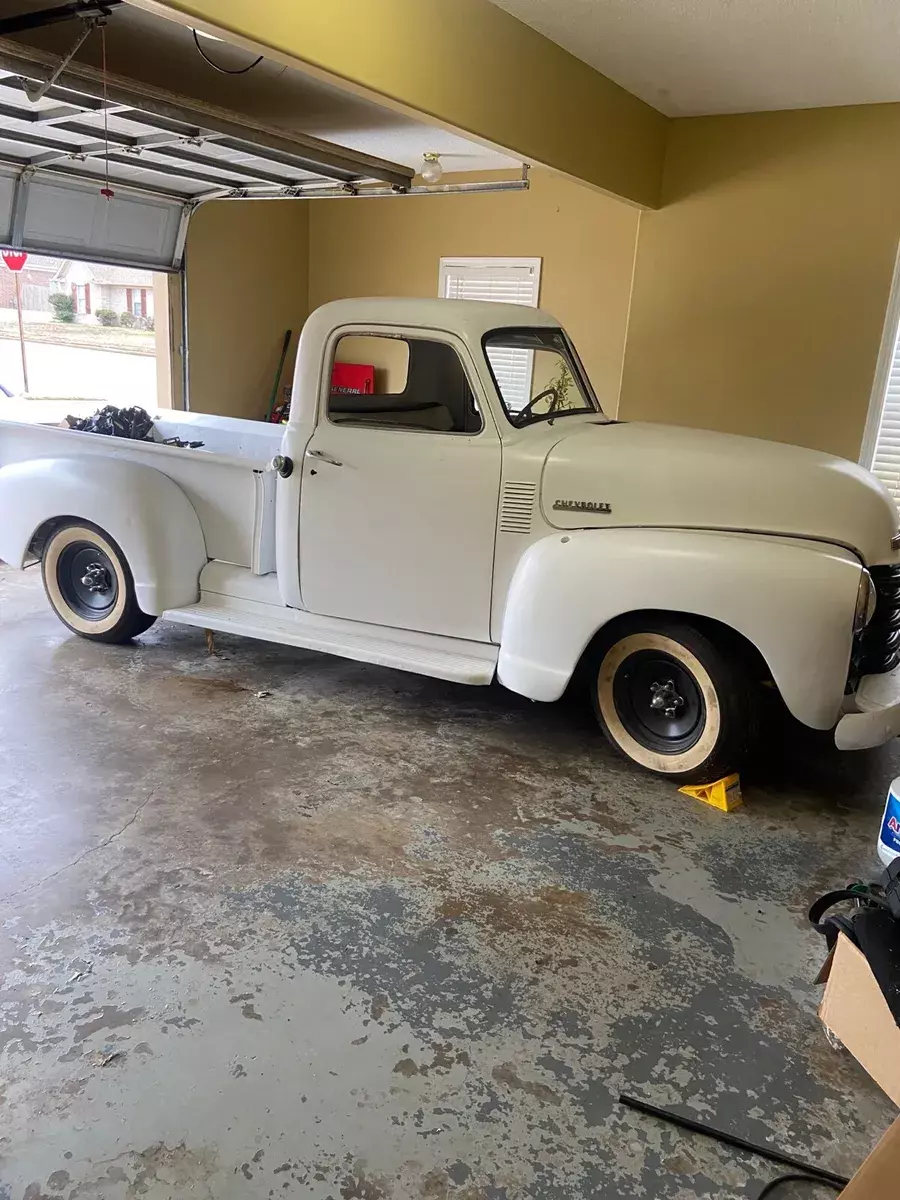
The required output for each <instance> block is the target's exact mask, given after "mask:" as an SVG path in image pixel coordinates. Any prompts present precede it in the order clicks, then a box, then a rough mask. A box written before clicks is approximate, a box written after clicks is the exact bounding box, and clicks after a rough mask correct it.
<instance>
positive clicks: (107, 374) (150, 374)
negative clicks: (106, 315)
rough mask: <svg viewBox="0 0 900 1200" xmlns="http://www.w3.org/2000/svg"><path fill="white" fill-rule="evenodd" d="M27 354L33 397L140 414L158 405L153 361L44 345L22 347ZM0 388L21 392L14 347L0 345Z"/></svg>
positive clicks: (18, 353)
mask: <svg viewBox="0 0 900 1200" xmlns="http://www.w3.org/2000/svg"><path fill="white" fill-rule="evenodd" d="M25 350H26V355H27V357H28V384H29V391H30V393H31V394H32V395H33V396H65V397H80V398H84V399H88V400H98V401H102V402H103V403H113V404H120V405H122V406H128V405H131V404H139V405H141V407H142V408H152V407H154V405H155V404H156V359H155V358H150V357H148V356H147V355H139V354H122V353H117V352H115V351H112V350H91V349H89V348H86V347H83V346H57V345H52V344H50V345H48V344H47V343H46V342H29V341H26V343H25ZM0 383H2V384H3V385H4V386H5V387H7V388H8V389H9V390H10V391H11V392H19V391H21V390H22V359H21V351H20V349H19V343H18V342H17V341H11V340H9V339H0ZM0 403H2V401H0Z"/></svg>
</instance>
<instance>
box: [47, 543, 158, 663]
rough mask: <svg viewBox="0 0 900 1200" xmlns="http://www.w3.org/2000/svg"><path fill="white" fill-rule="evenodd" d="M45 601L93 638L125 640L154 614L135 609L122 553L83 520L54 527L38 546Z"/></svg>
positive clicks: (150, 621) (66, 621) (140, 630)
mask: <svg viewBox="0 0 900 1200" xmlns="http://www.w3.org/2000/svg"><path fill="white" fill-rule="evenodd" d="M41 572H42V574H43V578H44V591H45V592H46V593H47V599H48V600H49V601H50V604H51V606H52V608H53V610H54V612H55V613H56V615H57V616H58V617H59V619H60V620H61V621H62V623H63V624H64V625H67V626H68V627H69V629H71V630H72V632H73V633H77V634H79V635H80V636H81V637H85V638H90V639H91V640H93V641H95V642H128V641H130V640H131V639H132V638H133V637H137V635H138V634H139V633H143V632H144V631H145V630H146V629H149V628H150V626H151V625H152V624H153V622H154V621H155V620H156V617H152V616H150V615H149V613H145V612H142V611H141V608H140V606H139V605H138V602H137V596H136V594H135V590H134V580H133V579H132V577H131V570H130V568H129V566H128V563H127V561H126V559H125V556H124V554H123V553H122V551H121V550H120V549H119V547H118V546H117V545H116V543H115V542H114V541H113V539H112V538H111V537H110V536H109V534H107V533H105V532H104V531H103V530H102V529H99V528H98V527H97V526H96V525H92V524H90V523H89V522H87V521H77V522H71V523H70V524H67V525H62V526H60V527H59V528H58V529H55V530H54V531H53V533H52V534H51V535H50V537H49V538H48V539H47V542H46V544H45V545H44V552H43V555H42V556H41Z"/></svg>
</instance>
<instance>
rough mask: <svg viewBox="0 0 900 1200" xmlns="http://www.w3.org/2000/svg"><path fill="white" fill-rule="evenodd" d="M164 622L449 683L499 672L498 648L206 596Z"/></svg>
mask: <svg viewBox="0 0 900 1200" xmlns="http://www.w3.org/2000/svg"><path fill="white" fill-rule="evenodd" d="M162 618H163V620H164V621H176V622H178V623H179V624H180V625H196V626H197V627H198V628H200V629H216V630H219V631H220V632H222V633H236V634H240V635H241V636H242V637H251V638H259V639H260V640H261V641H264V642H278V643H279V644H281V645H282V646H299V647H301V648H302V649H304V650H319V651H321V652H322V653H323V654H336V655H338V656H339V657H341V658H352V659H356V660H357V661H358V662H367V663H374V664H375V665H376V666H379V667H396V668H397V669H398V670H401V671H412V672H413V673H414V674H416V675H431V676H433V677H434V678H436V679H449V680H450V681H451V682H453V683H469V684H479V685H486V684H489V683H491V681H492V680H493V678H494V672H495V670H496V667H497V654H498V648H497V647H496V646H492V645H484V644H483V643H481V642H467V641H463V640H462V639H461V638H449V637H437V636H435V635H434V634H430V633H415V632H413V631H411V630H406V629H386V628H384V627H382V626H380V625H364V624H362V623H361V622H359V621H345V620H341V619H339V618H336V617H319V616H316V615H315V614H313V613H307V612H300V610H299V609H296V608H285V607H280V606H276V605H274V604H261V603H260V602H259V601H257V600H247V599H242V598H237V597H229V596H223V595H220V594H216V593H207V596H206V598H201V600H200V603H199V604H191V605H190V606H189V607H187V608H171V609H167V610H166V611H165V612H164V613H163V614H162Z"/></svg>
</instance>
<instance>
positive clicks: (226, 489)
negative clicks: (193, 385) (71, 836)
mask: <svg viewBox="0 0 900 1200" xmlns="http://www.w3.org/2000/svg"><path fill="white" fill-rule="evenodd" d="M335 364H357V365H366V366H367V367H368V368H369V369H368V371H366V372H365V377H366V379H367V384H366V386H365V388H364V390H362V391H352V392H351V391H348V390H346V389H345V388H343V387H341V386H340V385H336V384H335V380H336V379H339V378H340V375H341V373H340V372H337V373H336V372H335V370H334V368H335ZM12 424H13V423H0V555H2V556H3V557H4V558H6V559H7V561H12V562H16V561H17V560H19V561H21V562H26V561H28V560H29V559H34V558H40V559H41V560H42V562H43V563H44V578H45V583H46V584H47V591H48V596H49V597H50V600H51V603H52V604H53V605H54V607H55V608H56V611H57V612H58V613H59V615H60V616H61V617H62V619H63V620H64V621H66V623H67V624H69V626H70V627H71V628H72V629H73V630H74V631H75V632H77V633H80V634H82V635H83V636H88V637H91V636H94V637H102V638H104V640H121V639H124V638H125V637H127V636H133V635H134V634H135V633H136V632H138V631H139V629H138V627H139V626H142V620H141V619H140V618H138V617H136V614H141V615H142V618H144V619H149V620H152V619H154V618H155V617H157V616H163V617H165V618H167V619H170V620H176V621H181V622H184V623H188V624H194V625H199V626H202V627H204V628H207V629H223V630H228V631H230V632H236V633H243V634H246V635H249V636H255V637H262V638H266V639H268V640H273V641H279V642H284V643H287V644H294V645H301V646H309V647H312V648H315V649H322V650H326V651H328V652H331V653H337V654H342V655H345V656H347V657H351V658H359V659H362V660H365V661H370V662H378V663H383V664H385V665H390V666H395V667H400V668H402V669H406V670H413V671H418V672H420V673H424V674H431V675H435V676H439V677H442V678H448V679H453V680H455V681H457V682H461V683H471V684H487V683H490V682H492V681H493V680H494V679H498V680H499V681H500V682H501V683H502V684H504V685H505V686H507V687H509V688H511V689H512V690H514V691H516V692H519V693H520V694H522V695H525V696H528V697H530V698H531V699H533V700H540V701H553V700H555V699H557V698H559V697H560V696H561V695H562V693H563V691H564V690H565V689H566V687H567V686H568V685H569V683H570V681H571V680H572V679H573V677H574V676H576V673H577V675H578V677H579V678H584V679H586V680H587V683H588V690H589V694H590V696H591V699H592V703H593V705H594V710H595V712H596V715H597V719H598V722H599V724H600V726H601V728H602V729H603V730H604V731H605V733H606V734H607V736H608V737H609V738H610V739H611V740H612V742H613V743H614V744H615V745H616V746H617V747H618V749H619V750H621V751H622V752H623V753H624V754H625V755H626V756H628V757H629V758H631V759H632V760H633V761H634V762H636V763H638V764H640V765H642V766H644V767H646V768H648V769H650V770H653V771H656V772H658V773H660V774H664V775H667V776H669V777H672V778H675V779H678V780H707V779H711V778H717V777H719V776H720V775H722V774H725V773H727V772H728V771H730V770H733V769H736V768H737V767H738V766H739V765H740V763H741V761H742V760H743V759H744V758H745V757H746V755H747V754H748V753H749V752H750V750H751V748H752V744H753V737H754V733H755V730H756V728H757V707H758V706H757V701H758V696H759V688H760V686H761V685H762V684H763V683H764V682H769V683H773V684H774V685H775V687H776V688H777V689H778V691H779V692H780V694H781V696H782V698H783V700H784V702H785V704H786V706H787V708H788V709H789V710H790V711H791V712H792V713H793V715H794V716H795V717H797V718H798V719H799V720H800V721H802V722H804V723H805V724H807V725H809V726H811V727H813V728H818V729H831V728H834V727H835V726H836V727H837V734H836V736H837V739H838V744H839V745H842V746H844V747H846V748H859V747H862V746H866V745H874V744H878V743H879V742H881V741H884V740H887V739H888V738H889V737H892V736H895V735H896V734H897V733H898V732H900V700H898V698H900V684H898V682H897V671H898V663H900V559H898V546H900V539H898V533H897V513H896V510H895V508H894V505H893V502H892V501H891V499H890V497H889V496H888V494H887V493H886V491H885V490H884V488H883V487H882V485H881V484H880V483H878V481H877V480H875V479H874V478H873V477H872V476H871V475H870V474H869V473H868V472H866V471H864V470H862V469H861V468H859V467H858V466H856V465H855V464H851V463H848V462H845V461H843V460H841V459H837V458H833V457H830V456H828V455H824V454H819V453H817V452H815V451H811V450H804V449H800V448H798V447H793V446H786V445H781V444H776V443H770V442H763V441H757V440H754V439H750V438H741V437H733V436H730V435H725V434H718V433H712V432H708V431H701V430H689V429H680V428H675V427H666V426H658V425H644V424H640V423H635V424H628V423H622V422H617V421H615V420H613V419H611V418H610V417H609V416H607V415H605V414H604V412H603V408H602V404H601V401H600V399H599V398H598V397H597V396H596V395H595V393H594V391H593V389H592V387H591V384H590V381H589V379H588V378H587V375H586V373H585V371H584V368H583V366H582V363H581V360H580V358H579V356H578V353H577V350H576V348H575V347H574V345H573V344H572V342H571V340H570V338H569V337H568V335H567V334H566V333H565V331H564V330H563V329H562V328H561V326H560V325H559V323H558V322H557V321H556V320H554V318H553V317H552V316H550V315H549V314H548V313H545V312H542V311H540V310H537V309H531V308H523V307H519V306H515V305H502V304H488V303H475V302H468V301H449V300H422V299H407V300H404V299H361V300H344V301H338V302H335V303H332V304H328V305H325V306H324V307H322V308H320V309H319V310H317V311H316V312H315V313H313V314H312V315H311V316H310V317H309V319H308V320H307V322H306V324H305V326H304V329H303V333H302V336H301V339H300V345H299V350H298V355H297V365H296V372H295V378H294V384H293V389H292V403H291V412H290V419H289V422H288V424H287V425H286V426H283V427H263V426H260V425H259V424H258V423H253V422H246V421H235V420H230V419H226V418H219V417H204V416H202V415H201V414H194V413H191V414H172V415H171V417H169V418H167V420H166V421H161V422H158V423H157V429H158V430H159V433H160V434H166V435H168V434H169V433H170V431H171V429H174V428H180V429H185V428H189V429H190V431H191V433H190V436H191V438H192V439H193V440H202V441H203V446H202V447H197V448H192V449H178V450H173V449H172V448H171V447H170V446H164V445H163V444H162V443H163V441H164V440H165V439H163V438H162V437H159V438H157V439H156V440H155V441H151V442H149V443H140V444H138V443H129V442H125V441H123V440H121V439H116V438H102V437H97V436H96V435H93V434H84V433H78V432H73V431H60V430H46V429H39V430H38V429H35V428H34V427H28V426H25V428H26V429H29V432H28V434H23V433H22V432H21V427H19V428H18V429H13V428H12ZM5 426H8V428H6V427H5ZM88 443H90V444H88ZM86 455H89V456H90V459H91V471H90V476H89V479H88V478H86V473H85V471H84V458H85V456H86ZM73 464H74V465H73ZM79 479H80V480H81V482H79ZM251 497H252V500H251ZM131 509H133V511H130V510H131ZM151 510H152V511H153V513H154V515H153V516H152V517H151V516H150V515H149V513H150V512H151ZM160 514H162V516H161V515H160ZM73 522H76V526H77V528H78V530H80V532H79V533H78V534H77V536H73V535H72V534H71V532H69V533H66V530H67V529H69V530H70V531H71V528H72V523H73ZM148 522H153V523H154V527H153V531H152V536H151V535H150V534H149V533H148V530H147V525H148ZM91 529H95V530H96V531H97V532H96V538H98V539H99V540H98V541H96V543H95V544H96V549H97V554H96V555H94V556H93V557H92V553H91V534H90V530H91ZM142 529H143V533H142ZM73 545H76V546H78V547H80V549H78V550H77V552H75V551H72V550H71V547H72V546H73ZM101 556H102V557H101ZM95 568H96V569H95ZM67 572H68V576H67V574H66V573H67ZM73 572H74V574H73ZM79 573H80V574H79ZM85 580H86V581H87V582H84V581H85ZM107 584H108V587H107V590H106V591H103V590H99V591H98V590H91V589H92V588H93V589H96V588H97V587H98V585H104V586H105V585H107ZM92 598H93V599H92ZM123 598H124V599H123ZM123 603H124V608H122V604H123ZM117 606H118V607H117ZM120 608H121V611H119V609H120ZM98 613H99V614H101V615H100V616H99V617H98V616H97V614H98ZM126 618H127V619H126ZM143 627H146V626H143Z"/></svg>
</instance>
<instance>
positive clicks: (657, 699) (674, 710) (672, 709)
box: [650, 679, 684, 719]
mask: <svg viewBox="0 0 900 1200" xmlns="http://www.w3.org/2000/svg"><path fill="white" fill-rule="evenodd" d="M650 707H651V708H652V709H654V711H656V712H661V713H662V714H663V716H664V717H669V718H670V719H671V718H672V717H677V716H678V712H679V709H682V708H684V697H683V696H681V695H679V693H678V691H677V689H676V687H675V683H674V681H673V680H671V679H666V680H665V681H664V682H663V683H651V684H650Z"/></svg>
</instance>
